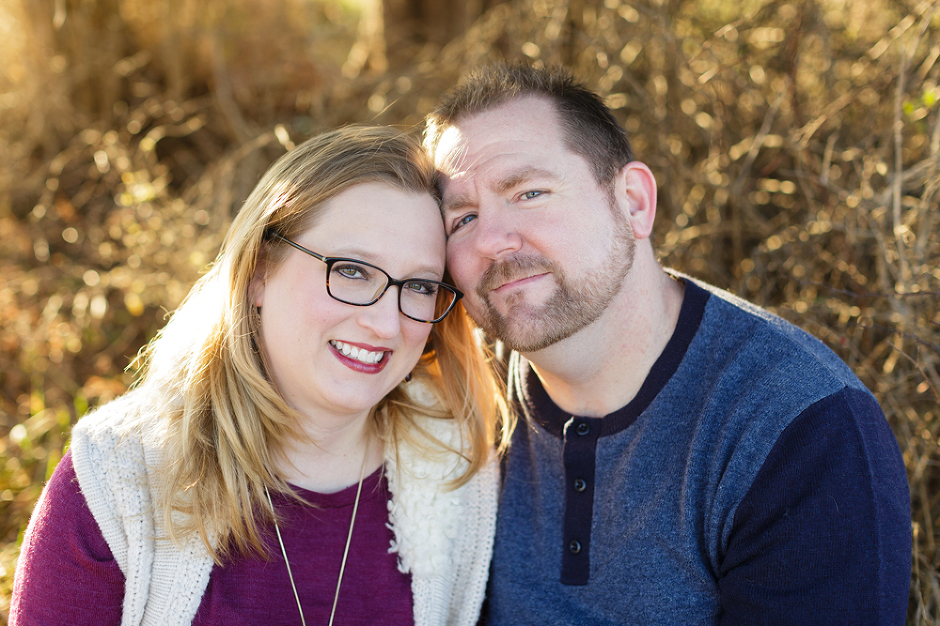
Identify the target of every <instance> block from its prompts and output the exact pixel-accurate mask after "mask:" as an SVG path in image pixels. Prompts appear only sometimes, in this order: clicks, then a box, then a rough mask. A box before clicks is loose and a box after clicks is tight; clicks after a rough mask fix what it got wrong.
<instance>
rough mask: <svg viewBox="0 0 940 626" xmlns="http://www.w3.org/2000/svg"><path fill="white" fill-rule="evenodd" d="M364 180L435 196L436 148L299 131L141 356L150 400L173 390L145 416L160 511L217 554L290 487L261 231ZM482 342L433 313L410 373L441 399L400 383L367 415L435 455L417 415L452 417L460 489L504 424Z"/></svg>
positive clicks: (275, 254)
mask: <svg viewBox="0 0 940 626" xmlns="http://www.w3.org/2000/svg"><path fill="white" fill-rule="evenodd" d="M367 182H382V183H386V184H389V185H392V186H394V187H396V188H399V189H402V190H405V191H412V192H417V193H428V194H431V195H432V196H434V197H435V199H439V195H438V191H437V187H436V173H435V170H434V167H433V165H432V164H431V162H430V160H429V159H428V157H427V156H426V155H425V153H424V152H423V151H422V150H421V148H420V146H419V145H418V144H417V143H416V142H415V141H414V140H413V139H411V138H410V137H408V136H406V135H404V134H402V133H400V132H398V131H395V130H392V129H388V128H373V127H359V126H351V127H345V128H342V129H339V130H335V131H332V132H329V133H326V134H323V135H320V136H318V137H315V138H313V139H311V140H309V141H307V142H305V143H304V144H302V145H300V146H298V147H296V148H295V149H293V150H291V151H290V152H288V153H287V154H285V155H284V156H283V157H281V159H279V160H278V161H277V162H276V163H275V164H274V165H273V166H272V167H271V168H270V169H269V170H268V171H267V173H266V174H265V175H264V177H263V178H262V179H261V181H260V182H259V183H258V185H257V186H256V187H255V189H254V191H253V192H252V193H251V195H250V196H249V197H248V199H247V201H246V202H245V205H244V207H243V208H242V209H241V211H240V212H239V213H238V215H237V217H236V218H235V220H234V221H233V223H232V225H231V228H230V229H229V231H228V233H227V235H226V238H225V241H224V242H223V244H222V250H221V252H220V254H219V257H218V259H217V260H216V262H215V264H214V266H213V267H212V269H211V270H210V271H209V272H208V273H207V274H206V275H205V276H203V277H202V278H201V279H200V280H199V281H198V283H197V284H196V285H195V287H194V288H193V290H192V291H191V292H190V294H189V295H188V296H187V298H186V300H185V301H184V303H183V304H182V305H181V306H180V308H179V309H178V310H177V312H176V313H175V314H174V315H173V318H172V319H171V320H170V322H169V323H168V324H167V326H166V327H165V328H164V330H163V331H162V332H161V333H160V334H159V335H158V336H157V338H156V339H155V340H154V341H153V342H152V343H151V344H150V346H148V348H147V349H146V350H145V352H144V354H143V358H144V362H145V363H146V366H145V368H144V372H143V374H144V375H143V377H142V382H141V386H146V387H147V388H148V389H149V390H150V391H151V396H152V397H153V398H154V400H153V401H154V402H169V405H168V407H167V408H166V409H165V410H161V412H160V415H161V419H159V420H157V422H158V423H152V422H151V423H148V424H141V425H140V426H141V431H142V432H144V433H145V434H148V433H149V436H151V437H155V443H156V445H159V446H160V447H161V449H162V450H163V452H164V453H165V456H164V458H165V459H166V462H165V465H164V466H163V467H161V468H159V470H160V471H161V476H162V480H163V485H162V486H163V494H164V497H163V499H162V501H160V502H158V503H156V514H157V515H162V516H163V519H164V520H165V524H166V528H167V529H168V532H169V534H170V536H171V538H173V539H174V540H178V539H179V537H180V536H183V535H186V534H188V533H197V534H198V535H199V537H200V538H201V539H202V540H203V542H204V543H205V544H206V546H207V548H208V549H209V550H210V552H212V553H213V555H214V558H216V560H217V562H221V559H222V558H224V557H226V556H229V555H232V554H234V553H242V552H248V551H251V550H259V551H262V552H263V548H262V546H263V543H262V541H261V526H260V525H261V524H262V523H270V522H271V521H272V520H274V519H275V518H276V516H275V513H274V511H273V509H272V507H271V505H270V503H269V502H268V500H267V499H266V498H265V496H264V491H265V488H268V489H270V490H277V491H280V492H282V493H288V494H291V493H292V491H291V490H290V488H289V487H288V485H286V483H284V482H283V480H281V479H280V478H279V477H278V476H277V474H276V472H275V470H274V467H275V464H274V461H273V459H274V456H275V454H276V452H277V451H278V450H281V449H283V447H284V446H285V443H286V442H287V441H288V440H289V439H290V438H293V437H302V436H303V435H301V434H300V431H299V424H298V418H297V415H296V414H295V412H294V411H293V410H292V409H291V408H290V407H289V406H288V405H287V404H286V403H285V401H284V399H283V398H282V396H281V395H280V393H278V391H277V389H276V388H275V386H274V385H273V383H272V382H271V380H270V379H269V377H268V376H267V374H266V369H265V364H264V359H263V356H262V354H263V351H262V350H261V349H260V333H259V332H258V314H257V310H256V309H255V308H254V307H253V306H252V305H251V303H250V300H249V289H250V284H251V280H252V277H253V276H254V275H255V272H256V271H257V270H258V269H259V258H262V257H263V259H264V264H263V267H264V269H265V271H267V272H270V271H273V269H274V268H276V267H277V266H278V264H279V263H280V262H282V260H283V256H284V251H285V247H286V244H282V243H280V242H279V241H278V240H273V241H272V240H270V238H269V237H267V234H268V233H269V232H270V231H272V230H273V231H276V232H278V233H279V234H281V235H283V236H285V237H288V238H292V237H295V236H297V235H299V234H300V233H301V232H303V231H304V230H305V229H307V228H310V227H311V226H313V225H315V224H316V220H317V217H318V215H319V214H320V211H321V210H322V208H323V205H324V204H325V203H326V202H327V201H328V200H330V199H331V198H333V197H334V196H336V195H337V194H339V193H341V192H342V191H344V190H345V189H348V188H350V187H352V186H354V185H358V184H362V183H367ZM445 280H446V278H445ZM479 343H480V342H478V341H476V337H475V335H474V332H473V329H472V326H471V322H470V320H469V317H468V316H467V314H466V312H465V311H464V309H463V307H462V305H460V304H459V303H458V306H457V307H456V308H455V310H454V311H452V312H451V313H450V315H449V316H448V317H447V318H446V319H444V320H443V321H442V322H439V323H438V324H435V325H434V327H433V329H432V331H431V334H430V338H429V341H428V347H427V349H426V350H425V353H424V355H423V356H422V357H421V359H420V361H419V363H418V364H417V366H416V367H415V369H414V372H413V376H414V377H415V378H416V379H420V380H422V381H424V385H425V387H426V388H429V389H430V390H431V392H432V393H433V394H434V395H435V396H436V397H437V398H438V399H439V400H440V401H441V403H440V405H439V406H436V407H435V406H431V407H429V406H425V405H424V404H421V403H416V402H414V401H412V400H411V399H410V397H409V395H408V394H407V393H406V391H405V390H404V389H403V388H402V385H399V386H398V387H396V388H395V389H393V390H392V391H391V392H390V393H389V394H388V395H387V396H386V397H385V398H384V399H383V400H381V401H380V402H379V403H378V405H377V406H376V407H375V409H374V410H373V414H372V418H373V420H372V427H373V429H374V432H376V433H378V435H379V436H380V437H381V438H382V439H383V441H384V442H385V445H386V446H390V447H391V448H392V450H393V452H394V451H397V449H398V445H399V443H400V442H402V441H408V442H409V443H411V444H412V445H418V446H420V447H421V449H422V450H425V451H427V452H428V453H429V454H433V453H435V449H437V450H440V449H441V448H442V447H443V444H441V443H440V442H438V441H437V440H435V439H434V438H433V437H430V436H429V435H428V434H427V433H426V432H425V431H424V430H423V429H422V428H421V427H420V425H419V419H418V418H420V417H431V418H445V419H453V420H456V422H457V423H458V425H459V427H460V430H461V433H462V435H463V437H462V449H460V450H455V451H454V452H457V453H459V454H461V455H463V456H464V457H465V458H466V459H467V461H468V464H467V469H466V472H465V473H464V474H463V475H462V477H461V478H460V479H458V481H456V484H454V485H453V486H454V487H456V486H459V485H460V484H463V483H464V482H466V481H467V480H469V478H470V477H471V476H472V475H473V473H474V472H476V471H477V470H478V469H480V468H481V467H482V466H483V465H484V464H485V463H486V462H487V461H488V459H489V456H490V454H491V450H492V448H493V446H494V444H495V445H496V446H497V447H502V446H504V445H505V443H506V442H507V441H508V433H509V431H510V429H511V422H510V420H511V417H510V416H509V412H508V411H507V408H506V404H505V400H504V394H503V388H502V385H501V384H500V382H499V381H498V380H497V379H496V377H495V375H494V374H493V372H492V369H491V368H490V366H489V364H488V362H487V360H488V355H487V354H486V353H485V352H484V351H483V349H482V347H481V346H480V345H479ZM412 384H413V383H412ZM161 397H162V398H164V399H163V400H160V399H159V398H161Z"/></svg>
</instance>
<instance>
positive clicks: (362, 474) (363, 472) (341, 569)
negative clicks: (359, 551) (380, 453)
mask: <svg viewBox="0 0 940 626" xmlns="http://www.w3.org/2000/svg"><path fill="white" fill-rule="evenodd" d="M368 458H369V446H368V445H366V452H365V455H363V457H362V468H361V469H360V470H359V486H358V487H357V488H356V501H355V502H354V503H353V510H352V519H350V520H349V534H348V535H346V547H345V548H344V549H343V562H342V564H341V565H340V566H339V577H338V578H337V579H336V593H335V594H334V595H333V608H332V609H331V610H330V624H329V626H333V618H334V617H335V616H336V603H337V602H338V601H339V586H340V585H341V584H342V582H343V572H344V571H345V570H346V557H347V556H348V555H349V544H350V542H351V541H352V534H353V527H354V526H355V525H356V511H357V510H359V494H360V493H362V480H363V478H365V475H366V461H367V460H368ZM264 493H265V495H267V496H268V504H270V505H271V509H274V503H273V502H271V494H270V493H269V492H268V488H267V487H265V488H264ZM274 532H275V533H276V534H277V543H278V544H279V545H280V546H281V554H282V555H283V556H284V565H286V566H287V577H288V578H289V579H290V586H291V589H293V590H294V600H296V601H297V611H298V612H299V613H300V624H301V626H307V620H305V619H304V609H303V607H302V606H300V595H299V594H298V593H297V585H295V584H294V574H293V573H291V571H290V561H288V560H287V550H285V549H284V540H283V539H281V528H280V527H279V526H278V525H277V522H274Z"/></svg>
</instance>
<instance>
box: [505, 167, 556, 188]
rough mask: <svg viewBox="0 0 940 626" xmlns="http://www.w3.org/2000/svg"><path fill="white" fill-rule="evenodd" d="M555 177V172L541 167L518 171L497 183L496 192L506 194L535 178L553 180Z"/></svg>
mask: <svg viewBox="0 0 940 626" xmlns="http://www.w3.org/2000/svg"><path fill="white" fill-rule="evenodd" d="M554 176H555V175H554V173H553V172H551V171H549V170H547V169H544V168H541V167H535V166H530V167H524V168H522V169H520V170H516V171H515V172H512V173H510V174H509V175H508V176H506V177H505V178H502V179H500V180H498V181H496V184H495V185H494V187H495V189H496V191H499V192H506V191H509V190H510V189H512V188H513V187H516V186H518V185H521V184H522V183H524V182H526V181H529V180H532V179H533V178H553V177H554Z"/></svg>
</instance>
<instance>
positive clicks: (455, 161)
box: [431, 125, 467, 177]
mask: <svg viewBox="0 0 940 626" xmlns="http://www.w3.org/2000/svg"><path fill="white" fill-rule="evenodd" d="M466 154H467V137H466V134H465V133H464V132H463V130H461V128H460V126H457V125H451V126H448V127H446V128H445V129H444V130H443V132H441V134H440V138H439V139H438V142H437V145H436V146H435V148H434V154H433V155H431V156H432V157H433V159H434V165H435V166H436V167H437V169H439V170H440V171H441V172H442V173H443V174H445V175H447V176H449V177H450V176H454V175H455V174H456V173H457V172H459V171H460V166H461V164H462V162H463V161H464V160H465V159H464V157H465V156H466Z"/></svg>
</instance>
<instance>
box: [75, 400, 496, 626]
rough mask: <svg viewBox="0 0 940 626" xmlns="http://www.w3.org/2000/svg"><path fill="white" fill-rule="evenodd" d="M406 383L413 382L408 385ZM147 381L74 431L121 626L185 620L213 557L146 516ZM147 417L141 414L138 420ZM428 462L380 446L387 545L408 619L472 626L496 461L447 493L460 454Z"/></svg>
mask: <svg viewBox="0 0 940 626" xmlns="http://www.w3.org/2000/svg"><path fill="white" fill-rule="evenodd" d="M413 384H414V383H413ZM147 394H148V390H147V389H146V386H145V387H142V388H140V389H137V390H135V391H132V392H130V393H128V394H126V395H125V396H123V397H122V398H120V399H118V400H115V401H113V402H111V403H109V404H106V405H105V406H103V407H102V408H100V409H98V410H97V411H95V412H94V413H92V414H89V415H88V416H86V417H84V418H82V419H81V420H80V421H79V422H78V424H77V425H76V426H75V428H74V430H73V432H72V444H71V450H72V459H73V463H74V466H75V472H76V474H77V476H78V482H79V485H80V486H81V489H82V493H83V494H84V496H85V499H86V500H87V501H88V506H89V508H90V509H91V512H92V514H93V515H94V518H95V521H96V522H97V523H98V526H99V528H100V529H101V532H102V533H103V535H104V538H105V540H106V541H107V542H108V546H110V548H111V552H112V553H113V555H114V558H115V559H116V560H117V563H118V564H119V565H120V567H121V571H122V572H123V573H124V577H125V592H124V607H123V617H122V620H121V624H122V626H130V625H147V626H175V625H179V626H182V625H185V624H191V623H192V620H193V618H194V617H195V615H196V611H197V609H198V608H199V604H200V601H201V599H202V595H203V593H204V592H205V589H206V586H207V584H208V582H209V574H210V572H211V571H212V567H213V560H212V557H211V555H210V554H209V553H208V552H207V550H206V548H205V546H204V544H203V543H202V541H201V540H200V539H198V538H197V537H194V536H189V537H187V538H186V539H184V540H183V542H182V544H181V545H178V544H176V543H174V542H172V541H170V540H169V539H166V538H165V537H166V536H167V534H166V532H165V530H166V529H165V528H164V526H163V523H162V517H161V516H155V515H153V504H152V503H153V502H154V496H155V493H156V490H157V488H158V487H157V483H156V481H155V477H154V473H153V472H152V471H148V468H153V467H156V466H158V464H159V463H160V462H161V460H162V459H161V457H160V451H159V450H155V449H152V447H148V446H146V445H145V444H143V443H142V438H141V436H140V435H139V433H138V432H136V431H131V432H130V433H129V432H128V429H127V428H126V424H127V422H128V421H129V420H128V417H129V416H138V415H140V414H141V412H146V411H147V410H153V409H148V408H147V407H148V406H152V405H153V404H154V402H153V397H152V396H150V397H149V400H150V402H147V400H148V397H147ZM138 423H144V424H146V423H147V421H146V419H145V420H143V422H138ZM423 426H424V427H425V428H426V429H427V430H428V431H429V432H431V433H432V434H433V435H435V436H436V437H437V438H438V439H440V440H441V441H443V442H444V443H447V444H449V445H452V446H456V444H457V443H458V441H459V440H458V438H459V433H458V432H457V429H456V427H455V425H454V423H453V422H451V421H449V420H432V419H428V420H427V423H426V424H423ZM455 456H456V455H453V454H451V455H448V458H447V459H446V460H441V459H431V458H428V457H427V456H426V455H423V454H421V453H420V452H419V451H417V450H415V449H412V448H410V447H407V446H406V445H405V444H402V445H401V446H400V449H399V451H398V454H397V455H395V454H393V453H389V452H386V458H385V463H386V472H387V476H388V482H389V490H390V491H391V494H392V499H391V501H390V502H389V521H390V522H391V528H392V530H393V533H394V537H395V539H394V542H393V544H392V546H390V548H391V551H394V552H397V553H398V560H399V569H401V571H402V572H406V573H407V572H410V573H411V590H412V595H413V598H414V619H415V624H416V626H445V625H446V626H462V625H466V626H473V625H474V624H476V623H477V618H478V616H479V612H480V607H481V605H482V602H483V594H484V591H485V587H486V579H487V576H488V573H489V563H490V557H491V554H492V549H493V533H494V530H495V525H496V499H497V489H498V483H499V469H498V464H497V463H495V462H492V461H491V462H490V463H489V464H488V465H487V466H485V467H484V468H483V469H482V470H481V471H480V472H478V473H477V474H476V475H475V476H474V477H473V478H472V479H471V480H470V481H469V482H468V483H467V484H465V485H464V486H462V487H460V488H459V489H457V490H454V491H447V490H446V489H445V488H444V482H446V481H447V480H449V479H451V478H453V477H455V476H458V475H459V474H460V472H461V470H462V469H463V468H464V467H465V466H466V465H465V464H466V461H463V460H462V459H460V460H455V459H454V457H455Z"/></svg>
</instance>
